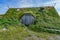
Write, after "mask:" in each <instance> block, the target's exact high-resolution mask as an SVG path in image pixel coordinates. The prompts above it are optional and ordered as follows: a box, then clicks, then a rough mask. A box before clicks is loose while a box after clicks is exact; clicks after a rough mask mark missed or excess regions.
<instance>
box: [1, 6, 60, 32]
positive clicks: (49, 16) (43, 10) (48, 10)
mask: <svg viewBox="0 0 60 40" xmlns="http://www.w3.org/2000/svg"><path fill="white" fill-rule="evenodd" d="M18 9H19V11H17V10H18ZM25 13H31V14H32V15H33V16H34V18H35V21H34V24H31V25H29V27H28V29H30V30H33V31H36V32H41V31H43V32H46V31H47V32H49V33H51V32H52V33H60V31H57V30H60V18H59V16H58V13H57V12H56V10H55V9H54V7H35V8H10V9H9V10H8V11H7V12H6V14H5V15H2V16H1V17H0V29H2V28H4V27H5V28H8V27H10V26H12V27H15V26H18V27H22V26H23V27H26V26H25V25H24V24H22V23H21V21H20V18H21V16H22V15H24V14H25ZM12 27H11V28H12ZM48 29H50V30H48ZM52 29H53V30H54V31H52Z"/></svg>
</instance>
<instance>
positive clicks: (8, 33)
mask: <svg viewBox="0 0 60 40" xmlns="http://www.w3.org/2000/svg"><path fill="white" fill-rule="evenodd" d="M32 35H34V36H36V37H37V38H45V39H47V37H48V36H49V35H51V36H52V37H54V36H55V35H56V34H49V33H45V32H40V33H38V32H34V31H31V30H29V29H27V28H26V27H18V26H15V27H8V28H7V30H5V31H4V30H0V40H25V38H27V37H32ZM30 40H32V38H31V39H30ZM33 40H34V39H33Z"/></svg>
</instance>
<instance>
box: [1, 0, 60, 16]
mask: <svg viewBox="0 0 60 40" xmlns="http://www.w3.org/2000/svg"><path fill="white" fill-rule="evenodd" d="M38 6H54V7H55V9H56V10H57V12H58V14H59V15H60V0H0V14H5V12H6V11H7V10H8V9H9V8H23V7H38Z"/></svg>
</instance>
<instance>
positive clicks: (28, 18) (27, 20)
mask: <svg viewBox="0 0 60 40" xmlns="http://www.w3.org/2000/svg"><path fill="white" fill-rule="evenodd" d="M21 22H22V23H23V24H25V25H26V26H28V25H30V24H33V23H34V16H33V15H32V14H30V13H25V14H24V15H22V17H21Z"/></svg>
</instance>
